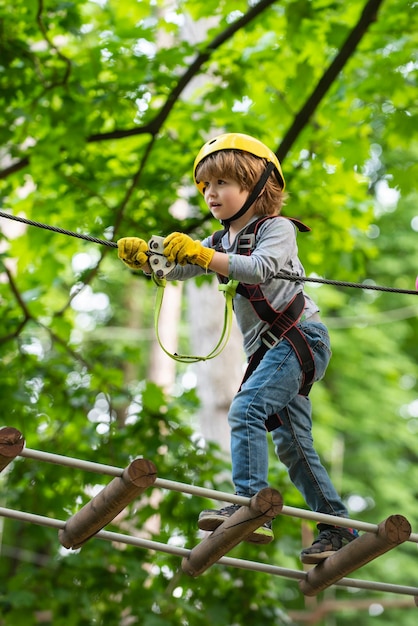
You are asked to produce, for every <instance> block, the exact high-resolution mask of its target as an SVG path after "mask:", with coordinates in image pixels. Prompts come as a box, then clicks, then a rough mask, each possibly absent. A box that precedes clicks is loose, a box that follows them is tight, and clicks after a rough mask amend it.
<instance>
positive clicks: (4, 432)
mask: <svg viewBox="0 0 418 626" xmlns="http://www.w3.org/2000/svg"><path fill="white" fill-rule="evenodd" d="M24 445H25V440H24V438H23V435H22V433H21V432H20V431H18V430H17V429H16V428H12V427H11V426H4V427H3V428H0V472H2V471H3V470H4V468H5V467H7V466H8V465H9V463H11V462H12V461H13V459H15V458H16V457H17V456H19V454H20V453H21V452H22V450H23V448H24Z"/></svg>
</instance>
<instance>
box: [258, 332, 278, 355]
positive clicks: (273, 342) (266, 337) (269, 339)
mask: <svg viewBox="0 0 418 626" xmlns="http://www.w3.org/2000/svg"><path fill="white" fill-rule="evenodd" d="M261 341H262V342H263V343H264V345H265V346H267V348H268V349H269V350H270V348H274V347H275V346H277V344H278V343H280V342H281V341H283V335H282V336H281V337H277V335H275V334H274V333H272V332H271V330H266V332H265V333H263V334H262V335H261Z"/></svg>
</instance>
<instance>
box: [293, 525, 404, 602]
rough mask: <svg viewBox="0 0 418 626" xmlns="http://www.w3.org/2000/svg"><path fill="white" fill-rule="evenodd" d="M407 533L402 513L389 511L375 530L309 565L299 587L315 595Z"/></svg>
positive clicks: (307, 593) (396, 544)
mask: <svg viewBox="0 0 418 626" xmlns="http://www.w3.org/2000/svg"><path fill="white" fill-rule="evenodd" d="M410 534H411V525H410V523H409V522H408V520H407V519H406V518H405V517H403V516H402V515H391V516H390V517H388V518H387V519H386V520H384V521H383V522H381V523H380V524H379V525H378V530H377V533H364V535H361V536H360V537H358V539H355V540H354V541H352V542H351V543H349V544H348V545H346V546H344V548H341V549H340V550H337V552H335V554H333V555H331V556H330V557H328V558H327V559H325V560H324V561H322V563H319V564H318V565H316V566H315V567H314V568H313V569H311V570H310V571H309V572H308V573H307V576H306V578H305V580H301V581H299V587H300V589H301V591H302V593H303V594H304V595H305V596H315V595H317V594H318V593H319V592H320V591H323V590H324V589H326V588H327V587H329V586H330V585H332V584H334V583H336V582H337V581H339V580H340V579H341V578H344V577H345V576H347V574H350V573H351V572H354V571H355V570H357V569H359V568H360V567H362V566H363V565H365V564H366V563H369V562H370V561H372V560H373V559H375V558H377V557H378V556H380V555H382V554H384V553H385V552H388V551H389V550H392V549H393V548H395V547H396V546H398V545H400V544H401V543H403V542H404V541H407V539H408V538H409V535H410Z"/></svg>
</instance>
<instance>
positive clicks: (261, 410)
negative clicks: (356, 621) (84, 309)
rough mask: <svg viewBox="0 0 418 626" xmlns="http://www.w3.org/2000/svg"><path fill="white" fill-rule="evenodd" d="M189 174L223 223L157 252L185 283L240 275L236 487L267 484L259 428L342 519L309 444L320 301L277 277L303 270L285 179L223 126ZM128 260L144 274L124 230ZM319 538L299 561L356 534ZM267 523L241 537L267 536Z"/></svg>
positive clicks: (217, 518) (249, 142)
mask: <svg viewBox="0 0 418 626" xmlns="http://www.w3.org/2000/svg"><path fill="white" fill-rule="evenodd" d="M193 173H194V181H195V184H196V186H197V188H198V189H199V191H200V192H201V193H202V194H203V196H204V199H205V202H206V204H207V205H208V207H209V209H210V211H211V213H212V215H213V216H214V217H215V218H217V219H218V220H220V221H221V223H222V224H223V226H224V230H223V231H222V232H221V233H218V234H215V235H213V236H212V237H207V238H206V239H204V241H202V242H201V243H200V242H198V241H193V240H192V239H191V238H190V237H189V236H188V235H185V234H183V233H172V234H171V235H169V236H168V237H166V238H165V240H164V255H165V256H166V257H167V259H168V260H169V261H172V262H175V263H176V265H175V267H174V269H173V270H172V271H171V272H170V273H169V274H168V275H167V276H166V278H167V279H169V280H186V279H187V278H191V277H193V276H197V275H199V274H201V273H203V272H208V271H210V272H215V273H216V274H217V275H218V278H219V280H221V281H225V282H227V281H228V280H229V279H234V280H237V281H239V286H238V289H237V294H236V296H235V298H234V311H235V314H236V317H237V322H238V325H239V327H240V330H241V332H242V335H243V344H244V350H245V353H246V355H247V358H248V368H247V371H246V373H245V375H244V379H243V382H242V384H241V387H240V389H239V391H238V392H237V394H236V396H235V398H234V399H233V401H232V404H231V407H230V410H229V415H228V422H229V425H230V429H231V458H232V479H233V483H234V486H235V490H236V493H237V494H238V495H240V496H245V497H252V496H253V495H254V494H256V493H257V492H258V491H260V489H263V488H264V487H267V486H268V482H267V474H268V447H267V431H271V433H272V438H273V442H274V444H275V450H276V453H277V456H278V458H279V459H280V461H281V462H282V463H284V465H285V466H286V468H287V470H288V473H289V477H290V479H291V481H292V482H293V483H294V485H295V486H296V487H297V489H299V491H300V492H301V494H302V495H303V497H304V498H305V501H306V503H307V504H308V506H309V507H310V508H311V509H312V510H313V511H316V512H320V513H326V514H329V515H337V516H341V517H348V512H347V509H346V507H345V506H344V504H343V503H342V501H341V499H340V497H339V496H338V494H337V493H336V490H335V488H334V486H333V485H332V483H331V480H330V478H329V476H328V474H327V472H326V470H325V468H324V467H323V466H322V464H321V461H320V459H319V457H318V454H317V453H316V451H315V449H314V447H313V439H312V432H311V431H312V419H311V403H310V400H309V397H308V393H309V390H310V388H311V386H312V384H313V383H314V382H315V381H317V380H319V379H320V378H322V377H323V375H324V373H325V370H326V368H327V365H328V362H329V359H330V356H331V351H330V344H329V336H328V331H327V329H326V327H325V326H324V325H323V324H322V323H321V320H320V318H319V315H318V310H319V309H318V307H317V306H316V304H315V303H314V302H313V301H312V299H311V298H310V297H309V296H308V295H306V294H305V293H304V282H303V281H297V280H286V279H283V278H279V277H277V274H278V273H288V274H291V275H292V276H296V277H297V276H304V269H303V267H302V265H301V263H300V260H299V258H298V250H297V245H296V228H295V224H297V226H298V228H299V229H301V230H309V229H308V228H307V227H305V226H304V225H303V224H301V223H300V222H297V220H291V219H286V218H284V217H282V216H280V211H281V208H282V206H283V203H284V200H285V197H286V196H285V193H284V188H285V181H284V178H283V173H282V170H281V166H280V163H279V161H278V159H277V157H276V155H275V154H274V153H273V152H272V151H271V150H270V149H269V148H268V147H267V146H265V145H264V144H263V143H261V142H260V141H258V140H257V139H255V138H253V137H250V136H248V135H243V134H239V133H226V134H222V135H220V136H218V137H215V138H214V139H212V140H210V141H208V142H207V143H206V144H205V145H204V146H203V147H202V148H201V150H200V151H199V154H198V155H197V157H196V160H195V163H194V171H193ZM118 248H119V257H120V258H121V259H122V261H124V262H125V263H126V264H127V265H128V266H129V267H134V268H138V267H140V268H141V269H143V270H144V271H146V272H148V271H149V265H148V264H147V256H146V252H147V244H146V242H145V241H143V240H141V239H137V238H132V237H128V238H125V239H121V240H120V241H119V242H118ZM237 508H238V505H231V506H226V507H224V508H222V509H220V510H212V509H209V510H205V511H202V512H201V514H200V516H199V521H198V525H199V527H200V528H201V529H203V530H210V531H212V530H215V528H217V527H218V526H219V525H220V524H221V523H222V522H223V521H224V520H225V519H226V518H227V517H229V516H230V515H232V514H233V513H234V511H235V510H236V509H237ZM318 530H319V535H318V537H317V538H316V539H315V541H314V543H313V544H312V546H311V547H309V548H306V549H304V550H303V551H302V553H301V560H302V561H303V562H304V563H319V562H320V561H321V560H323V559H324V558H327V556H329V555H330V554H332V553H333V552H335V551H336V550H339V549H340V548H341V547H343V545H346V544H347V543H349V542H350V541H352V540H353V539H355V538H356V537H357V536H358V533H357V532H356V531H355V530H352V529H347V528H343V527H338V526H331V525H326V524H318ZM273 538H274V536H273V531H272V527H271V523H267V524H264V525H263V526H261V527H260V528H258V529H257V530H256V531H255V532H254V533H253V534H252V535H251V536H250V537H249V538H248V540H249V541H254V542H257V543H268V542H269V541H272V539H273Z"/></svg>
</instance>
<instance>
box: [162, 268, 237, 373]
mask: <svg viewBox="0 0 418 626" xmlns="http://www.w3.org/2000/svg"><path fill="white" fill-rule="evenodd" d="M152 278H153V281H154V283H155V284H156V285H157V293H156V297H155V310H154V329H155V336H156V337H157V340H158V343H159V344H160V347H161V349H162V350H163V351H164V352H165V353H166V354H167V356H169V357H170V358H171V359H174V360H175V361H179V362H180V363H198V362H199V361H208V360H209V359H214V358H215V357H216V356H218V355H219V354H220V353H221V352H222V350H223V349H224V348H225V346H226V344H227V343H228V340H229V337H230V335H231V328H232V317H233V306H232V302H233V299H234V296H235V292H236V289H237V287H238V284H239V281H238V280H230V281H229V282H228V283H225V284H224V283H220V284H219V286H218V289H219V291H223V292H224V296H225V308H224V323H223V328H222V333H221V337H220V339H219V341H218V343H217V344H216V346H215V347H214V349H213V350H212V352H209V354H207V355H206V356H193V355H187V354H177V353H174V354H172V353H171V352H170V351H169V350H167V349H166V348H165V347H164V346H163V344H162V342H161V339H160V333H159V329H158V326H159V319H160V312H161V306H162V302H163V297H164V289H165V285H166V282H167V281H166V279H165V278H158V277H157V276H156V275H155V274H153V275H152Z"/></svg>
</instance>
